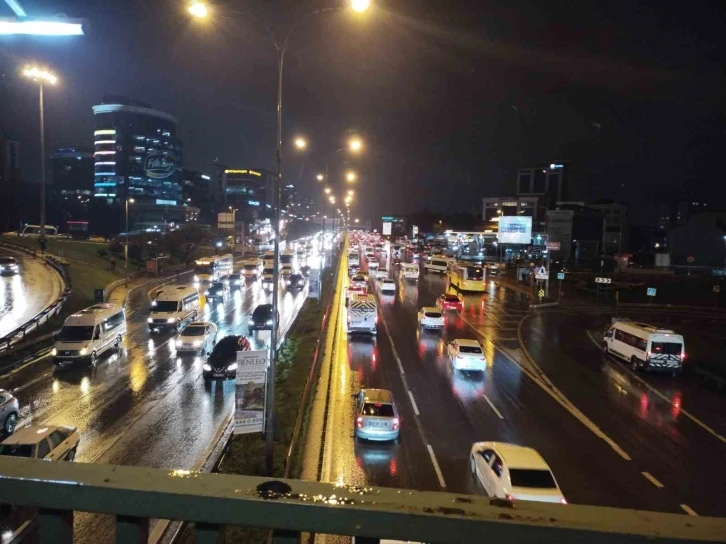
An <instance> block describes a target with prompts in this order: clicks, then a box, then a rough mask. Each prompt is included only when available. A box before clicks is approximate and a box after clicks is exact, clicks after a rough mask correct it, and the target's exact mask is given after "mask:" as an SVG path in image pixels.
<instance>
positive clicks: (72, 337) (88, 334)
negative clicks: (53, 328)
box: [58, 326, 93, 342]
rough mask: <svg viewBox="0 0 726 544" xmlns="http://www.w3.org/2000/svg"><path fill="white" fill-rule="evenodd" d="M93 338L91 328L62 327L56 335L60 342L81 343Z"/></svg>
mask: <svg viewBox="0 0 726 544" xmlns="http://www.w3.org/2000/svg"><path fill="white" fill-rule="evenodd" d="M91 338H93V327H92V326H91V327H63V328H62V329H61V330H60V332H59V333H58V340H59V341H61V342H82V341H83V340H90V339H91Z"/></svg>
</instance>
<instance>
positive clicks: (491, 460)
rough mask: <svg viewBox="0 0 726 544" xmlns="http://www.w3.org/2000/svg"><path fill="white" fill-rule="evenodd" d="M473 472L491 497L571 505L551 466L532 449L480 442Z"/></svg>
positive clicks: (473, 453)
mask: <svg viewBox="0 0 726 544" xmlns="http://www.w3.org/2000/svg"><path fill="white" fill-rule="evenodd" d="M470 464H471V473H472V475H473V476H474V477H475V478H476V479H477V480H478V481H479V483H481V485H482V486H483V487H484V489H485V490H486V492H487V494H488V495H489V496H490V497H498V498H500V499H509V500H523V501H540V502H555V503H561V504H567V501H566V500H565V496H564V495H563V493H562V491H561V490H560V487H559V486H558V485H557V480H555V477H554V475H553V474H552V471H551V470H550V467H549V466H547V463H546V462H545V460H544V459H543V458H542V456H541V455H540V454H539V453H537V451H536V450H534V449H532V448H527V447H524V446H517V445H516V444H507V443H506V442H476V443H475V444H474V445H473V446H472V447H471V455H470Z"/></svg>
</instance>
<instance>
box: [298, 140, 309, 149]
mask: <svg viewBox="0 0 726 544" xmlns="http://www.w3.org/2000/svg"><path fill="white" fill-rule="evenodd" d="M307 146H308V142H307V140H306V139H305V138H301V137H298V138H295V147H297V148H298V149H305V148H306V147H307Z"/></svg>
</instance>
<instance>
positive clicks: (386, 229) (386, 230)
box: [383, 221, 392, 236]
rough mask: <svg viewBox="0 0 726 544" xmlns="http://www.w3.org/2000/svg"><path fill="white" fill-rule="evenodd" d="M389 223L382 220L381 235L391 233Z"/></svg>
mask: <svg viewBox="0 0 726 544" xmlns="http://www.w3.org/2000/svg"><path fill="white" fill-rule="evenodd" d="M391 225H392V223H391V222H390V221H384V222H383V236H390V235H391Z"/></svg>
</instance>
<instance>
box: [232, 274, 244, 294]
mask: <svg viewBox="0 0 726 544" xmlns="http://www.w3.org/2000/svg"><path fill="white" fill-rule="evenodd" d="M244 281H245V278H244V276H243V275H242V274H230V275H229V288H230V290H234V289H238V290H239V289H242V284H243V283H244Z"/></svg>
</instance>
